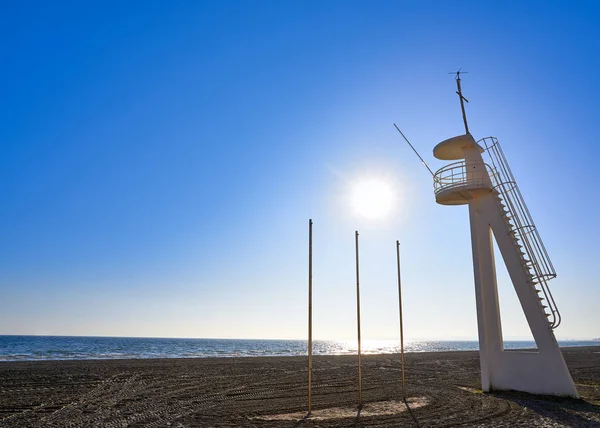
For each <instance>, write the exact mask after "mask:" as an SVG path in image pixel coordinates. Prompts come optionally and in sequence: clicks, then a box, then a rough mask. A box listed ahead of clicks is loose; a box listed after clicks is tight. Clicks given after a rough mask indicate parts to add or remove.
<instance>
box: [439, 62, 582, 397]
mask: <svg viewBox="0 0 600 428" xmlns="http://www.w3.org/2000/svg"><path fill="white" fill-rule="evenodd" d="M459 73H460V72H459ZM459 73H457V76H456V81H457V86H458V95H459V98H460V102H461V108H462V112H463V119H464V124H465V132H466V133H465V134H464V135H459V136H457V137H454V138H450V139H448V140H445V141H442V142H441V143H439V144H438V145H437V146H435V148H434V149H433V154H434V156H435V157H436V158H438V159H441V160H448V161H457V162H454V163H451V164H449V165H447V166H445V167H443V168H441V169H439V170H438V171H437V172H436V173H435V174H434V191H435V199H436V202H437V203H439V204H442V205H464V204H467V205H469V218H470V222H471V244H472V250H473V271H474V274H475V297H476V301H477V324H478V327H479V355H480V361H481V384H482V389H483V391H486V392H487V391H491V390H517V391H524V392H529V393H533V394H547V395H559V396H570V397H576V398H578V397H579V394H578V392H577V388H576V387H575V384H574V383H573V379H572V378H571V374H570V373H569V369H568V368H567V365H566V364H565V361H564V359H563V356H562V353H561V351H560V349H559V347H558V344H557V342H556V338H555V337H554V332H553V329H554V328H556V327H558V325H559V324H560V321H561V318H560V313H559V311H558V308H557V307H556V303H555V302H554V298H553V297H552V294H551V293H550V289H549V287H548V281H549V280H551V279H553V278H555V277H556V272H555V271H554V267H553V266H552V262H551V261H550V258H549V257H548V253H547V252H546V249H545V248H544V244H543V243H542V240H541V238H540V236H539V234H538V231H537V229H536V227H535V224H534V223H533V220H532V218H531V215H530V213H529V210H528V209H527V206H526V205H525V201H524V200H523V197H522V195H521V192H520V191H519V188H518V186H517V183H516V181H515V179H514V177H513V175H512V172H511V170H510V168H509V166H508V163H507V161H506V158H505V157H504V153H503V152H502V149H501V148H500V144H499V143H498V140H497V139H496V138H494V137H487V138H483V139H481V140H479V141H477V142H476V141H475V139H474V138H473V136H472V135H471V134H470V133H469V128H468V125H467V119H466V115H465V110H464V101H466V99H465V98H464V97H463V96H462V91H461V86H460V74H459ZM493 237H495V238H496V243H497V246H498V249H499V250H500V253H501V254H502V259H503V260H504V263H505V265H506V268H507V270H508V273H509V275H510V279H511V280H512V284H513V286H514V289H515V292H516V293H517V296H518V298H519V302H520V303H521V307H522V308H523V312H524V314H525V317H526V319H527V322H528V324H529V327H530V329H531V332H532V334H533V337H534V339H535V342H536V344H537V348H538V349H537V351H509V350H504V346H503V340H502V324H501V320H500V309H499V304H498V290H497V283H496V270H495V260H494V249H493V245H492V239H493Z"/></svg>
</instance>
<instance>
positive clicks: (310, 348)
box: [308, 219, 313, 414]
mask: <svg viewBox="0 0 600 428" xmlns="http://www.w3.org/2000/svg"><path fill="white" fill-rule="evenodd" d="M312 225H313V222H312V219H309V220H308V414H310V412H311V404H312V403H311V398H312V397H311V389H312Z"/></svg>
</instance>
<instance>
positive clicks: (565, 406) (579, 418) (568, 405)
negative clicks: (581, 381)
mask: <svg viewBox="0 0 600 428" xmlns="http://www.w3.org/2000/svg"><path fill="white" fill-rule="evenodd" d="M489 394H490V395H492V396H494V397H497V398H502V399H504V400H509V401H512V402H514V403H516V404H518V405H519V406H521V407H527V408H529V409H531V410H532V411H534V412H535V413H537V414H538V415H540V416H543V417H544V418H548V419H551V420H553V421H554V422H556V423H560V424H563V425H566V426H590V427H592V426H594V427H600V423H598V422H596V421H595V420H591V419H588V418H586V417H585V413H588V414H589V413H592V414H595V415H600V405H597V404H593V403H589V402H587V401H585V400H582V399H576V398H567V397H555V396H551V395H533V394H527V393H525V392H517V391H502V392H500V391H499V392H491V393H489Z"/></svg>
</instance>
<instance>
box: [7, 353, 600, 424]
mask: <svg viewBox="0 0 600 428" xmlns="http://www.w3.org/2000/svg"><path fill="white" fill-rule="evenodd" d="M563 353H564V356H565V359H566V361H567V364H568V366H569V368H570V370H571V373H572V375H573V378H574V380H575V383H576V384H577V387H578V389H579V392H580V394H581V395H582V399H581V400H574V399H567V398H557V397H539V396H531V395H527V394H523V393H517V392H501V393H491V394H482V393H481V391H480V390H479V388H480V384H479V360H478V353H477V352H470V351H463V352H437V353H413V354H407V356H406V380H407V384H406V388H407V396H408V397H409V399H408V401H407V402H408V407H409V408H408V409H407V406H406V404H405V403H404V402H402V401H401V384H400V358H399V355H370V356H363V395H364V401H365V405H364V407H363V408H362V409H361V411H360V412H358V411H357V408H356V406H357V402H358V392H357V367H356V358H355V357H353V356H327V357H315V359H314V369H313V381H314V384H313V413H312V416H311V417H310V418H306V417H305V416H306V379H307V369H306V358H301V357H272V358H266V357H265V358H206V359H162V360H151V359H148V360H103V361H43V362H8V363H0V426H1V427H392V426H394V427H396V426H407V427H410V426H415V427H416V426H439V427H442V426H444V427H448V426H469V427H472V426H492V427H512V426H527V427H528V426H540V427H558V426H568V427H574V426H585V427H596V426H597V427H600V346H599V347H582V348H563Z"/></svg>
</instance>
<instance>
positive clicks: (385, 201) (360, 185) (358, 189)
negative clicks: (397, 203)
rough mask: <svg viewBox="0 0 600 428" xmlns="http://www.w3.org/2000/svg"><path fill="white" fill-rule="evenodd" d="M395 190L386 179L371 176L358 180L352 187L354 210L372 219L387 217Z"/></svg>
mask: <svg viewBox="0 0 600 428" xmlns="http://www.w3.org/2000/svg"><path fill="white" fill-rule="evenodd" d="M393 196H394V195H393V192H392V188H391V186H390V185H389V184H388V183H386V182H385V181H382V180H379V179H374V178H369V179H363V180H360V181H357V182H356V183H355V184H354V186H353V189H352V195H351V201H352V207H353V208H354V211H355V212H356V213H357V214H359V215H361V216H363V217H367V218H370V219H376V218H382V217H385V216H386V215H387V214H388V213H389V212H390V211H391V208H392V200H393Z"/></svg>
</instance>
